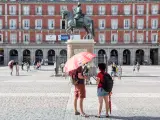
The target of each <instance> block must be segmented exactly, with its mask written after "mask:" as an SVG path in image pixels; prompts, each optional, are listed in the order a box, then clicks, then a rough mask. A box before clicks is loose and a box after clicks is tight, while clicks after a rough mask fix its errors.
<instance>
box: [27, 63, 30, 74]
mask: <svg viewBox="0 0 160 120" xmlns="http://www.w3.org/2000/svg"><path fill="white" fill-rule="evenodd" d="M26 67H27V72H28V71H29V70H30V64H29V62H27V63H26Z"/></svg>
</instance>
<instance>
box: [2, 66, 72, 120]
mask: <svg viewBox="0 0 160 120" xmlns="http://www.w3.org/2000/svg"><path fill="white" fill-rule="evenodd" d="M49 68H50V67H49ZM46 69H47V68H46ZM52 74H53V73H52V71H46V70H43V69H42V70H33V69H31V71H29V72H27V71H20V76H15V72H14V73H13V76H10V75H9V70H8V67H0V103H1V105H0V111H1V112H0V120H63V119H64V115H65V111H66V106H67V103H68V99H69V95H70V90H71V89H70V88H71V85H70V84H69V83H68V81H67V80H65V79H64V78H62V77H50V76H52Z"/></svg>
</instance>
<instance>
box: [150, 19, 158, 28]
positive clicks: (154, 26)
mask: <svg viewBox="0 0 160 120" xmlns="http://www.w3.org/2000/svg"><path fill="white" fill-rule="evenodd" d="M151 22H152V23H151V25H152V29H157V28H158V19H152V20H151Z"/></svg>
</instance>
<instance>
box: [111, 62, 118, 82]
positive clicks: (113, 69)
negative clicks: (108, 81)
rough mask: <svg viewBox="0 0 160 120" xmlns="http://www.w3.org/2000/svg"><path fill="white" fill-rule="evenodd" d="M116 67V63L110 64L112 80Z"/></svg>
mask: <svg viewBox="0 0 160 120" xmlns="http://www.w3.org/2000/svg"><path fill="white" fill-rule="evenodd" d="M116 68H117V66H116V64H115V63H113V64H112V71H111V76H112V79H113V80H114V78H115V76H116Z"/></svg>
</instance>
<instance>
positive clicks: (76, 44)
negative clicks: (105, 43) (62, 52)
mask: <svg viewBox="0 0 160 120" xmlns="http://www.w3.org/2000/svg"><path fill="white" fill-rule="evenodd" d="M66 43H67V59H69V58H71V57H72V56H73V55H75V54H77V53H80V52H90V53H94V44H95V42H94V40H93V39H87V40H86V39H79V40H76V39H70V40H68V41H67V42H66Z"/></svg>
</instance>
